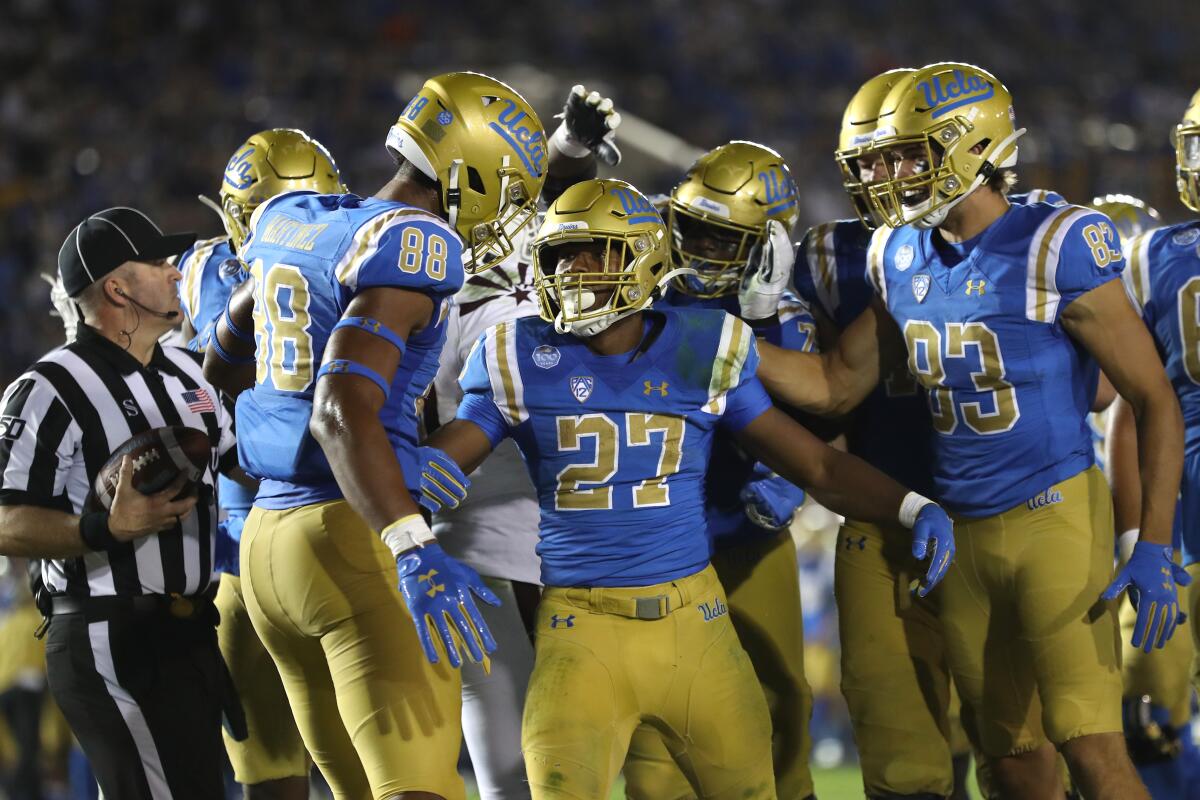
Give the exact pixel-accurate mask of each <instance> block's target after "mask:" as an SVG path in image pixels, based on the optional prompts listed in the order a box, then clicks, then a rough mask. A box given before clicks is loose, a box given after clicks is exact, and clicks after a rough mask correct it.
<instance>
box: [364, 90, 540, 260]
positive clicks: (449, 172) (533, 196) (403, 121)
mask: <svg viewBox="0 0 1200 800" xmlns="http://www.w3.org/2000/svg"><path fill="white" fill-rule="evenodd" d="M387 146H388V149H389V150H392V151H393V152H395V153H397V154H398V155H400V156H403V157H404V158H405V159H407V160H408V161H410V162H412V164H413V166H415V167H416V168H417V169H419V170H420V171H421V172H422V173H423V174H424V175H425V176H426V177H428V178H429V179H431V180H435V181H438V182H439V183H440V184H441V191H442V207H443V208H444V209H445V210H446V213H447V215H448V217H449V221H450V226H451V227H453V228H454V229H455V230H457V231H458V233H459V235H460V236H462V238H463V244H464V245H465V248H466V249H465V250H464V251H463V268H464V269H465V270H466V271H467V273H469V274H474V273H477V272H482V271H484V270H486V269H488V268H489V267H493V266H495V265H496V264H498V263H500V261H501V260H503V259H504V258H505V257H506V256H508V254H509V253H511V252H512V250H513V242H512V240H513V237H514V236H516V234H517V233H518V232H519V231H520V230H521V228H523V227H524V226H525V224H526V223H527V222H528V221H529V220H530V219H531V218H532V217H533V215H534V213H535V212H536V210H537V205H536V204H537V198H538V195H539V194H541V191H542V184H543V183H544V182H545V179H546V160H547V157H548V154H547V150H546V131H545V130H544V129H543V128H542V123H541V121H540V120H538V116H537V114H536V113H535V112H534V110H533V108H532V107H531V106H530V105H529V104H528V103H527V102H525V98H523V97H521V95H519V94H517V92H516V91H515V90H514V89H512V88H511V87H509V86H507V85H505V84H503V83H501V82H500V81H498V80H496V79H495V78H490V77H488V76H487V75H480V74H479V73H476V72H451V73H448V74H446V75H439V76H437V77H436V78H430V79H429V80H427V81H425V85H424V86H422V87H421V91H419V92H418V93H417V95H416V97H414V98H413V99H412V100H410V101H409V103H408V105H407V106H405V108H404V111H402V112H401V113H400V119H398V120H397V121H396V124H395V125H393V126H392V129H391V131H390V132H389V133H388V138H387Z"/></svg>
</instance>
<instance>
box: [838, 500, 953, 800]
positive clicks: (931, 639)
mask: <svg viewBox="0 0 1200 800" xmlns="http://www.w3.org/2000/svg"><path fill="white" fill-rule="evenodd" d="M911 541H912V532H911V531H908V530H905V529H903V528H900V527H898V526H896V527H887V528H884V527H880V526H878V525H872V524H869V523H865V522H858V521H855V520H846V523H845V524H844V525H843V526H842V529H841V530H840V531H839V532H838V538H837V554H836V556H835V561H834V584H833V586H834V596H835V597H836V598H837V607H838V636H839V639H840V642H841V647H842V695H843V696H844V697H845V698H846V705H847V706H848V707H849V709H850V723H851V726H852V727H853V729H854V740H855V743H856V745H857V746H858V755H859V766H860V768H861V770H862V775H863V788H864V790H865V791H866V793H867V794H868V795H869V796H872V797H874V796H879V795H888V794H900V795H906V794H918V793H929V794H935V795H942V796H948V795H949V794H950V793H951V792H952V791H953V789H954V769H953V765H952V763H951V757H952V755H953V751H954V748H953V747H952V740H954V739H961V738H963V737H962V736H961V735H959V736H954V735H953V732H952V729H951V727H950V712H951V701H952V694H951V688H950V672H949V665H948V664H947V662H946V647H945V641H944V639H943V636H942V629H941V623H940V622H938V618H937V614H938V609H937V598H938V594H937V593H934V594H933V595H932V596H930V597H925V598H919V597H917V596H915V595H913V594H911V593H910V592H909V583H910V582H911V581H912V580H913V579H915V578H919V577H921V576H922V575H924V573H925V570H926V565H922V564H921V563H920V562H918V561H916V560H915V559H914V558H913V557H912V554H911V549H910V548H911ZM951 569H957V567H952V568H951ZM955 716H957V714H956V715H955Z"/></svg>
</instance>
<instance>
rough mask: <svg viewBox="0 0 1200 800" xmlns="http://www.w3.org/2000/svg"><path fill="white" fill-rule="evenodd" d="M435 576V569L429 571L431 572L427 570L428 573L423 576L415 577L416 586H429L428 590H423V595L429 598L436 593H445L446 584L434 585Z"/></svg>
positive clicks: (436, 572)
mask: <svg viewBox="0 0 1200 800" xmlns="http://www.w3.org/2000/svg"><path fill="white" fill-rule="evenodd" d="M437 574H438V571H437V570H436V569H431V570H429V572H426V573H425V574H424V575H418V576H417V583H418V584H421V583H428V584H429V588H428V589H426V590H425V594H427V595H428V596H429V597H433V596H434V595H436V594H437V593H438V592H444V591H446V584H444V583H434V581H433V577H434V576H435V575H437Z"/></svg>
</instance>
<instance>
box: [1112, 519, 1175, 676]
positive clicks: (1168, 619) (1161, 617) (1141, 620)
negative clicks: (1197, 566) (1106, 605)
mask: <svg viewBox="0 0 1200 800" xmlns="http://www.w3.org/2000/svg"><path fill="white" fill-rule="evenodd" d="M1172 555H1173V552H1172V550H1171V548H1170V547H1164V546H1163V545H1160V544H1154V543H1153V542H1138V543H1137V544H1136V545H1134V547H1133V555H1132V556H1130V557H1129V562H1128V563H1126V564H1125V566H1123V567H1121V571H1120V572H1118V573H1117V577H1116V578H1114V579H1113V582H1112V583H1111V584H1109V586H1108V588H1107V589H1105V590H1104V594H1102V595H1100V598H1101V599H1102V600H1116V599H1117V598H1118V597H1120V596H1121V592H1123V591H1125V589H1129V602H1130V603H1132V604H1133V607H1134V609H1135V610H1136V611H1137V622H1135V623H1134V626H1133V646H1134V647H1140V648H1142V651H1143V652H1145V653H1149V652H1150V650H1151V648H1154V647H1158V648H1161V647H1163V646H1164V645H1165V644H1166V643H1167V640H1168V639H1170V638H1171V634H1173V633H1174V632H1175V628H1176V627H1177V626H1179V625H1182V624H1183V622H1184V621H1185V620H1186V619H1187V614H1185V613H1184V612H1183V611H1181V610H1180V608H1179V587H1180V586H1187V585H1188V584H1190V583H1191V582H1192V576H1191V575H1188V574H1187V571H1186V570H1184V568H1183V567H1181V566H1179V565H1178V564H1176V563H1175V561H1174V560H1173V559H1172Z"/></svg>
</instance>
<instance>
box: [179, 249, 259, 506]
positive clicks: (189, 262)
mask: <svg viewBox="0 0 1200 800" xmlns="http://www.w3.org/2000/svg"><path fill="white" fill-rule="evenodd" d="M179 271H180V272H182V273H183V280H181V281H180V282H179V299H180V304H181V305H182V306H183V314H184V316H185V317H187V321H188V322H189V323H190V324H191V326H192V329H193V330H194V331H196V335H195V336H194V337H192V340H191V341H190V342H188V344H187V348H188V349H189V350H191V351H192V352H193V353H203V352H204V350H205V348H206V347H207V346H208V340H209V337H210V336H212V332H213V329H214V328H215V327H216V325H217V320H219V319H221V317H222V316H223V315H224V313H225V306H226V304H227V303H228V302H229V296H230V295H231V294H233V290H234V289H236V288H237V287H238V286H240V285H241V283H242V281H244V280H245V279H246V278H247V277H249V276H248V275H247V274H246V272H245V271H244V269H243V268H242V264H241V262H240V261H238V260H237V256H235V255H234V252H233V248H232V247H230V245H229V238H228V237H226V236H222V237H218V238H216V239H206V240H204V241H201V242H196V244H194V245H192V246H191V247H190V248H189V249H188V250H186V251H185V252H184V254H183V255H182V256H180V257H179ZM217 491H218V494H219V497H220V500H221V508H223V509H225V510H226V511H227V512H245V511H246V510H248V509H249V508H250V506H252V505H253V504H254V490H253V489H249V488H247V487H245V486H243V485H242V484H240V483H238V482H237V481H235V480H230V479H229V478H226V477H225V476H224V475H220V476H218V478H217ZM238 529H239V530H240V527H239V528H238Z"/></svg>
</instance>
